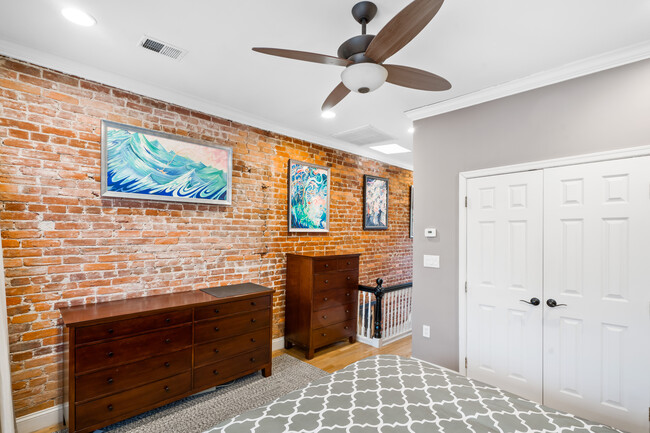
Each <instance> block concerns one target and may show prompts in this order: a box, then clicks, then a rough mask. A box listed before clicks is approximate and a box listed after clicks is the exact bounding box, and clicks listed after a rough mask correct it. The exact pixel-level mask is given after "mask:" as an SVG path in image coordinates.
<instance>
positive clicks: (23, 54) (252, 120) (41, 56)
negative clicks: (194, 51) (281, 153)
mask: <svg viewBox="0 0 650 433" xmlns="http://www.w3.org/2000/svg"><path fill="white" fill-rule="evenodd" d="M0 55H4V56H7V57H11V58H14V59H18V60H22V61H25V62H29V63H33V64H36V65H39V66H42V67H45V68H50V69H54V70H57V71H60V72H63V73H66V74H71V75H75V76H78V77H81V78H84V79H87V80H91V81H96V82H98V83H102V84H106V85H108V86H112V87H117V88H119V89H123V90H127V91H130V92H133V93H137V94H139V95H143V96H146V97H149V98H154V99H159V100H162V101H165V102H169V103H171V104H175V105H179V106H181V107H185V108H189V109H192V110H197V111H201V112H203V113H206V114H210V115H213V116H217V117H221V118H224V119H228V120H232V121H234V122H238V123H242V124H244V125H249V126H253V127H255V128H259V129H263V130H265V131H271V132H274V133H276V134H281V135H285V136H287V137H292V138H297V139H299V140H303V141H308V142H311V143H315V144H320V145H322V146H326V147H330V148H332V149H338V150H342V151H344V152H348V153H352V154H355V155H359V156H363V157H365V158H369V159H373V160H376V161H379V162H382V163H385V164H390V165H393V166H396V167H401V168H404V169H407V170H413V164H406V163H403V162H401V161H395V160H393V159H392V158H390V157H382V156H380V155H377V154H375V153H374V152H372V151H369V150H367V149H364V148H359V147H358V146H355V145H352V144H350V143H346V142H344V141H341V140H336V139H335V138H332V137H329V136H322V135H318V134H313V133H310V132H307V131H301V130H297V129H292V128H286V127H284V126H282V125H280V124H278V123H276V122H274V121H271V120H268V119H265V118H262V117H259V116H253V115H250V114H248V113H245V112H243V111H241V110H238V109H235V108H232V107H228V106H225V105H221V104H218V103H216V102H214V101H210V100H208V99H205V98H200V97H196V96H194V95H189V94H186V93H182V92H177V91H174V90H171V89H166V88H163V87H159V86H155V85H152V84H149V83H145V82H142V81H139V80H134V79H132V78H128V77H125V76H122V75H119V74H114V73H112V72H107V71H104V70H101V69H98V68H95V67H92V66H88V65H84V64H82V63H79V62H76V61H73V60H70V59H66V58H63V57H60V56H56V55H54V54H50V53H45V52H43V51H40V50H35V49H33V48H29V47H25V46H23V45H19V44H16V43H13V42H10V41H6V40H2V39H0Z"/></svg>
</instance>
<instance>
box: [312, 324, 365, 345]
mask: <svg viewBox="0 0 650 433" xmlns="http://www.w3.org/2000/svg"><path fill="white" fill-rule="evenodd" d="M355 332H356V330H355V321H354V320H348V321H347V322H341V323H336V324H334V325H330V326H326V327H324V328H320V329H316V330H314V331H312V341H313V342H314V346H316V347H321V346H325V345H326V344H330V343H334V342H336V341H339V340H342V339H344V338H348V337H350V336H352V335H354V334H355Z"/></svg>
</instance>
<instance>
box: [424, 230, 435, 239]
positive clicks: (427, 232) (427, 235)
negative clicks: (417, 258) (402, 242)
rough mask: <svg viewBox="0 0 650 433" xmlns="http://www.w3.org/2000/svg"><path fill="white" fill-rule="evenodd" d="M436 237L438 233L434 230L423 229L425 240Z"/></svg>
mask: <svg viewBox="0 0 650 433" xmlns="http://www.w3.org/2000/svg"><path fill="white" fill-rule="evenodd" d="M436 236H438V231H437V230H436V229H424V237H425V238H435V237H436Z"/></svg>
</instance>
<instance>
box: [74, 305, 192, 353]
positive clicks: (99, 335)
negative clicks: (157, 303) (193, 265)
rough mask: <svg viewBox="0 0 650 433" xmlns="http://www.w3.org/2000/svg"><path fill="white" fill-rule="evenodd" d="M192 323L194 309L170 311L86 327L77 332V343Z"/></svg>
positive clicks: (78, 329)
mask: <svg viewBox="0 0 650 433" xmlns="http://www.w3.org/2000/svg"><path fill="white" fill-rule="evenodd" d="M191 321H192V309H191V308H188V309H186V310H181V311H170V312H169V313H163V314H154V315H151V316H145V317H137V318H134V319H128V320H121V321H119V322H110V323H102V324H99V325H92V326H84V327H82V328H77V329H76V330H75V342H76V344H82V343H89V342H92V341H98V340H104V339H106V338H113V337H123V336H126V335H131V334H135V333H140V332H146V331H151V330H154V329H158V328H165V327H168V326H174V325H180V324H182V323H188V322H191Z"/></svg>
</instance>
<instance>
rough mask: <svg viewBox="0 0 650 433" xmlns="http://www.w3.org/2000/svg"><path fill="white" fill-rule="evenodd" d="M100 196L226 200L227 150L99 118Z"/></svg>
mask: <svg viewBox="0 0 650 433" xmlns="http://www.w3.org/2000/svg"><path fill="white" fill-rule="evenodd" d="M101 180H102V189H101V193H102V197H123V198H135V199H146V200H164V201H176V202H189V203H205V204H228V205H229V204H231V194H232V191H231V190H232V149H230V148H228V147H223V146H218V145H213V144H211V143H206V142H202V141H199V140H193V139H191V138H187V137H179V136H176V135H171V134H166V133H164V132H157V131H150V130H146V129H142V128H137V127H134V126H128V125H122V124H119V123H114V122H109V121H102V176H101Z"/></svg>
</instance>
